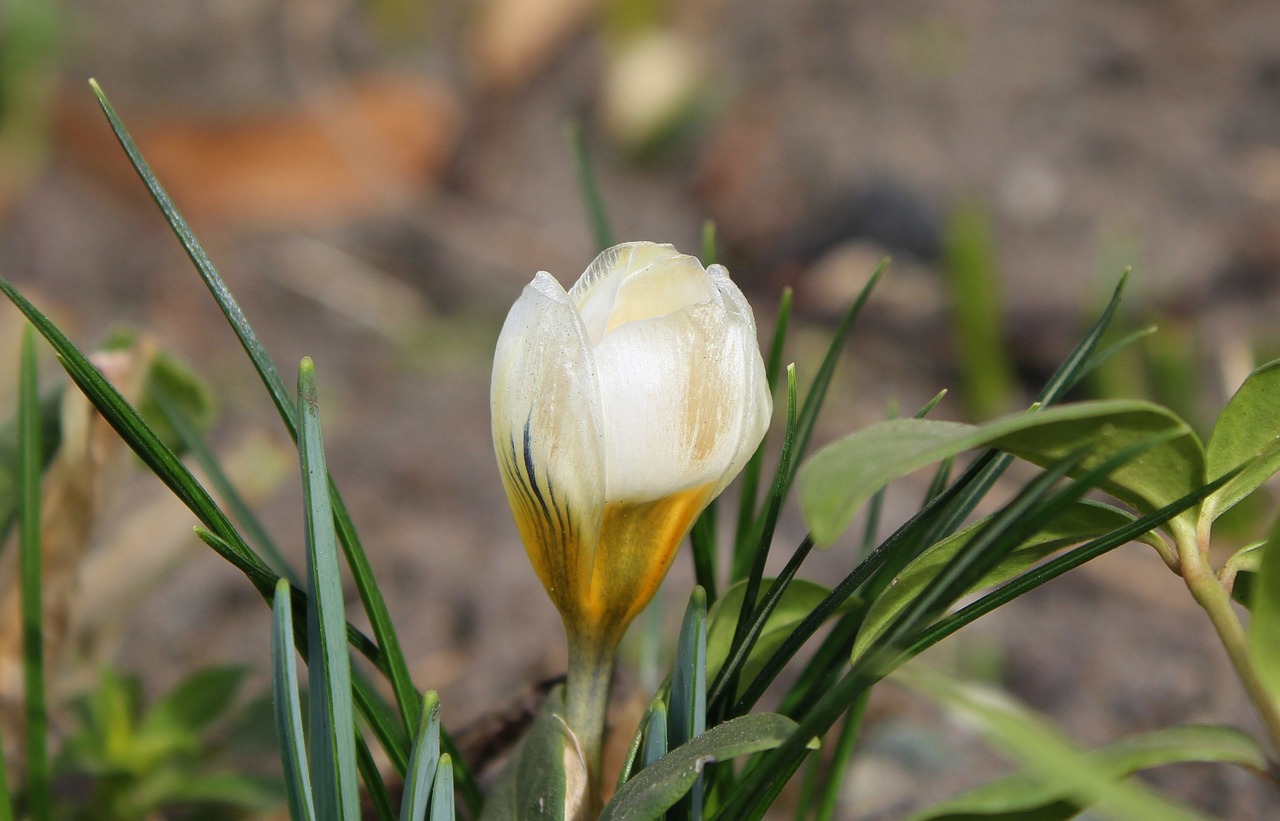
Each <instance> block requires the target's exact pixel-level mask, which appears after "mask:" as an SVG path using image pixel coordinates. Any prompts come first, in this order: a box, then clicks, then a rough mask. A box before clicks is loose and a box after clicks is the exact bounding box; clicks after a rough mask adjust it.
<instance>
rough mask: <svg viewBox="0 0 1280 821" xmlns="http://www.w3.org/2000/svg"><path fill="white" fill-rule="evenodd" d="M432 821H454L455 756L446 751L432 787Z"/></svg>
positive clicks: (441, 758)
mask: <svg viewBox="0 0 1280 821" xmlns="http://www.w3.org/2000/svg"><path fill="white" fill-rule="evenodd" d="M431 794H432V795H433V796H434V799H433V800H432V802H431V821H453V817H454V805H453V756H451V755H449V754H448V753H444V754H442V755H441V756H440V764H439V765H438V766H437V767H436V778H435V784H434V785H433V786H432V788H431Z"/></svg>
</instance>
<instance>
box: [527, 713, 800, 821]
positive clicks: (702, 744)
mask: <svg viewBox="0 0 1280 821" xmlns="http://www.w3.org/2000/svg"><path fill="white" fill-rule="evenodd" d="M797 726H798V725H797V724H796V723H795V722H794V721H792V720H791V719H789V718H787V717H785V716H780V715H777V714H775V713H754V714H752V715H747V716H741V717H739V718H735V719H732V720H730V721H726V722H724V723H723V724H718V725H716V726H715V727H712V728H711V729H710V730H707V731H706V732H705V733H703V734H702V735H700V736H698V737H697V738H695V739H693V740H692V741H690V742H689V743H688V744H685V745H683V746H680V747H677V748H676V749H674V750H672V751H671V752H669V753H667V754H666V755H665V756H663V757H662V758H660V759H658V760H657V761H656V762H654V763H653V765H652V766H650V767H646V768H645V769H643V770H641V771H640V772H639V773H638V774H637V775H636V776H635V777H633V778H632V779H631V780H630V781H628V782H627V783H626V784H623V785H622V787H621V788H619V790H618V792H617V793H615V794H614V796H613V800H612V801H610V802H609V803H608V805H607V806H606V807H605V808H604V812H603V813H601V815H600V819H599V821H623V819H625V821H652V819H656V818H661V817H662V814H663V813H665V812H666V811H667V810H668V809H670V808H671V807H672V806H674V805H675V803H676V802H677V801H679V800H680V798H681V797H682V796H683V795H684V794H685V793H686V792H688V791H689V788H690V787H692V786H693V783H694V782H695V781H696V780H697V779H698V776H699V775H701V774H702V770H703V768H704V767H705V766H706V765H707V764H710V763H713V762H717V761H727V760H729V759H731V758H737V757H738V756H741V755H750V754H751V753H758V752H763V751H764V750H772V749H773V748H774V747H777V746H778V745H780V744H781V743H782V742H783V741H785V740H786V739H787V737H788V736H789V735H790V734H791V733H792V731H794V730H795V729H796V727H797ZM531 817H532V816H531Z"/></svg>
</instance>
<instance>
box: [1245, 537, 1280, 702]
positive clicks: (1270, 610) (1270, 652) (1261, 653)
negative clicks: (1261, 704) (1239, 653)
mask: <svg viewBox="0 0 1280 821" xmlns="http://www.w3.org/2000/svg"><path fill="white" fill-rule="evenodd" d="M1259 552H1260V553H1261V556H1260V557H1259V561H1258V572H1257V574H1256V578H1255V579H1254V581H1253V584H1252V585H1251V591H1250V592H1251V595H1250V610H1252V612H1253V621H1252V623H1251V625H1250V630H1249V656H1250V658H1251V659H1252V660H1253V663H1254V665H1256V667H1257V669H1258V676H1259V677H1260V678H1261V679H1262V683H1263V685H1264V686H1265V687H1266V688H1267V690H1268V691H1270V693H1271V696H1272V698H1274V699H1277V700H1280V521H1277V523H1276V525H1275V526H1273V527H1272V529H1271V534H1270V535H1269V536H1268V537H1267V540H1266V542H1265V543H1263V545H1262V547H1261V550H1260V551H1259Z"/></svg>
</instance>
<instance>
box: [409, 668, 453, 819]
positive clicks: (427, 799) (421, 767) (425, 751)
mask: <svg viewBox="0 0 1280 821" xmlns="http://www.w3.org/2000/svg"><path fill="white" fill-rule="evenodd" d="M420 715H421V717H420V718H419V719H418V733H417V736H416V737H415V738H414V740H413V754H412V755H410V756H409V774H408V777H407V778H406V779H405V783H404V797H403V798H402V799H401V800H400V821H424V819H425V818H426V817H427V810H428V808H429V807H430V806H431V786H432V784H433V783H434V782H435V778H436V766H437V765H438V764H439V763H440V697H439V696H438V695H436V692H435V691H434V690H431V691H429V692H427V693H426V694H425V695H424V696H423V697H422V712H421V714H420ZM452 799H453V796H452V795H450V796H449V800H450V801H452Z"/></svg>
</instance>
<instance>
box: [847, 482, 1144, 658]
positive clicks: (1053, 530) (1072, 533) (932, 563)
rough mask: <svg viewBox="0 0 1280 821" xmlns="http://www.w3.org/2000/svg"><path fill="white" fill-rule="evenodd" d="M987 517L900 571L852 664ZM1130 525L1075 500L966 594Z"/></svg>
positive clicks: (1126, 517)
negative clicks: (1051, 556)
mask: <svg viewBox="0 0 1280 821" xmlns="http://www.w3.org/2000/svg"><path fill="white" fill-rule="evenodd" d="M990 520H991V517H989V516H988V517H986V518H984V519H982V520H980V521H978V522H975V523H974V524H972V525H970V526H969V527H967V528H965V529H964V530H962V531H960V532H959V533H956V534H955V535H953V536H951V537H949V538H947V539H943V540H942V541H940V542H938V543H937V544H935V545H933V546H932V547H930V548H929V549H928V550H926V551H924V552H923V553H921V554H920V555H919V556H918V557H916V559H915V560H914V561H912V562H911V563H910V564H908V565H907V566H906V567H905V568H903V570H902V572H901V573H899V574H898V575H897V577H896V578H895V579H894V581H893V584H892V586H891V587H889V588H888V589H887V590H885V591H884V593H882V594H880V596H879V597H878V598H877V599H876V600H875V601H874V602H872V604H871V608H870V610H868V611H867V617H866V620H864V621H863V623H862V629H861V630H859V631H858V639H857V641H856V642H855V643H854V645H853V656H852V659H853V661H857V660H858V658H859V657H860V656H861V655H862V654H863V653H864V652H866V650H867V648H869V647H870V646H871V645H872V643H873V642H874V641H875V640H876V639H878V638H879V637H880V634H881V633H883V632H884V629H885V628H886V627H887V626H888V625H889V624H890V623H891V622H892V621H893V619H894V617H895V616H897V615H898V613H900V612H901V611H902V609H903V608H904V607H906V606H907V605H908V604H910V603H911V601H912V600H913V599H915V597H916V596H917V595H919V593H920V591H921V590H923V589H924V587H925V585H927V584H928V583H929V581H930V580H931V579H933V577H934V576H936V575H937V574H938V572H939V571H940V570H942V568H943V567H945V566H946V565H947V563H948V562H949V561H951V559H952V558H954V557H955V555H956V554H957V553H959V552H960V551H961V550H963V549H964V547H965V546H966V545H967V544H969V542H970V540H972V539H973V537H974V536H975V535H976V534H978V533H980V532H981V531H982V528H984V527H985V526H986V525H987V523H988V522H990ZM1133 521H1134V517H1133V516H1132V515H1131V514H1129V513H1126V512H1125V511H1123V510H1119V509H1117V508H1114V507H1111V506H1109V505H1104V504H1101V503H1099V502H1091V501H1081V502H1077V503H1076V504H1075V505H1073V506H1072V507H1070V508H1069V509H1068V510H1067V511H1066V512H1065V513H1063V514H1062V515H1060V516H1059V517H1058V518H1056V519H1055V520H1054V521H1053V523H1052V524H1050V525H1049V526H1048V527H1046V528H1045V529H1043V530H1041V531H1040V532H1039V533H1037V534H1036V535H1035V536H1033V537H1032V538H1030V539H1028V540H1027V541H1025V542H1023V543H1022V544H1021V545H1019V546H1018V547H1017V548H1015V549H1014V551H1013V552H1012V553H1010V554H1009V555H1008V556H1006V557H1005V558H1004V559H1003V560H1002V561H1001V562H1000V564H999V565H997V566H996V567H995V568H994V569H993V570H991V571H990V572H988V573H987V574H985V575H984V576H983V577H982V578H981V579H979V580H978V581H977V582H976V583H974V585H973V586H972V587H971V588H970V589H969V591H968V592H974V591H977V590H983V589H985V588H988V587H994V586H996V585H998V584H1002V583H1003V582H1006V581H1008V580H1009V579H1012V578H1014V577H1015V576H1018V575H1019V574H1021V573H1022V572H1023V571H1024V570H1026V569H1028V568H1030V567H1032V566H1033V565H1035V564H1037V563H1038V562H1040V561H1041V560H1042V559H1044V558H1045V557H1047V556H1050V555H1052V554H1053V553H1055V552H1057V551H1058V550H1061V549H1062V548H1064V547H1069V546H1071V545H1074V544H1080V543H1082V542H1087V541H1089V540H1090V539H1094V538H1097V537H1098V536H1102V535H1103V534H1106V533H1110V532H1111V531H1113V530H1116V529H1117V528H1120V527H1124V526H1125V525H1127V524H1129V523H1131V522H1133Z"/></svg>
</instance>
